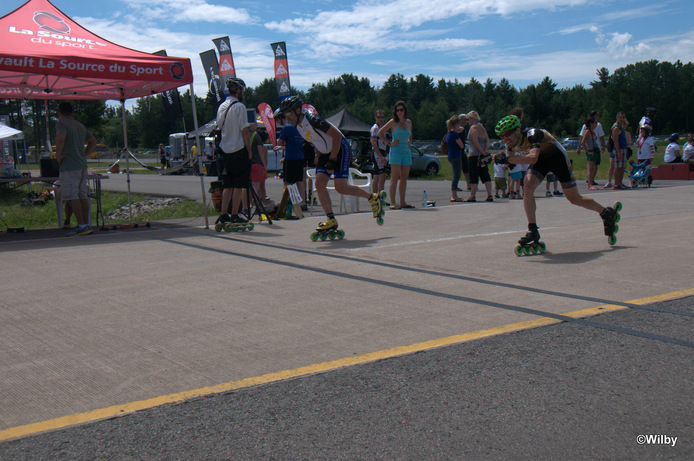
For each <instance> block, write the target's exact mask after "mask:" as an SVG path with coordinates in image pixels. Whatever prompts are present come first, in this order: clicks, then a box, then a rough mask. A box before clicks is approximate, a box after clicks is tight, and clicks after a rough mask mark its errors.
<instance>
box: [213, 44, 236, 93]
mask: <svg viewBox="0 0 694 461" xmlns="http://www.w3.org/2000/svg"><path fill="white" fill-rule="evenodd" d="M212 41H213V42H214V44H215V46H216V47H217V51H219V78H220V80H221V81H222V90H224V94H226V93H227V80H228V79H229V78H230V77H236V67H235V66H234V57H233V56H232V54H231V42H230V41H229V37H219V38H215V39H212Z"/></svg>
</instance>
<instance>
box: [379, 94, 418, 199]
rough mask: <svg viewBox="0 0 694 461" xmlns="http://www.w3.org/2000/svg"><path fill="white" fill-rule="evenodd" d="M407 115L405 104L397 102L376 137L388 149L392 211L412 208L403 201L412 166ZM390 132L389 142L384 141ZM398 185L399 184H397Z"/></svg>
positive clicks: (410, 129) (410, 128)
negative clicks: (390, 117)
mask: <svg viewBox="0 0 694 461" xmlns="http://www.w3.org/2000/svg"><path fill="white" fill-rule="evenodd" d="M407 117H408V113H407V104H405V102H404V101H398V102H396V103H395V107H393V118H392V119H390V120H389V121H388V123H386V124H385V125H383V127H382V128H381V129H380V130H378V137H379V138H380V139H381V141H383V142H384V143H386V145H387V146H389V147H390V152H389V153H388V163H389V164H390V207H391V208H392V209H394V210H398V209H400V208H414V206H412V205H410V204H409V203H407V202H406V201H405V193H406V192H407V178H408V176H409V175H410V167H411V166H412V153H411V151H410V146H411V145H412V122H411V121H410V119H409V118H407ZM388 131H390V133H391V140H390V141H388V140H387V139H386V133H387V132H388ZM398 183H399V184H398ZM396 190H397V191H398V195H399V197H400V202H399V204H398V201H397V200H395V191H396Z"/></svg>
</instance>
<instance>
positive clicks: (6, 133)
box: [0, 122, 24, 140]
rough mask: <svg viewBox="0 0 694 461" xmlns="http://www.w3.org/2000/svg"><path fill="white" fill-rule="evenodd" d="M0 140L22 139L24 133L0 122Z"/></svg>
mask: <svg viewBox="0 0 694 461" xmlns="http://www.w3.org/2000/svg"><path fill="white" fill-rule="evenodd" d="M0 139H10V140H12V139H24V133H22V132H21V131H19V130H15V129H14V128H11V127H9V126H7V125H5V124H4V123H2V122H0Z"/></svg>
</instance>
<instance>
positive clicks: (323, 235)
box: [320, 234, 328, 242]
mask: <svg viewBox="0 0 694 461" xmlns="http://www.w3.org/2000/svg"><path fill="white" fill-rule="evenodd" d="M327 238H328V236H327V234H320V239H321V241H323V242H325V239H327Z"/></svg>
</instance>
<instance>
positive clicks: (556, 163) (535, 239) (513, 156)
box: [495, 115, 621, 253]
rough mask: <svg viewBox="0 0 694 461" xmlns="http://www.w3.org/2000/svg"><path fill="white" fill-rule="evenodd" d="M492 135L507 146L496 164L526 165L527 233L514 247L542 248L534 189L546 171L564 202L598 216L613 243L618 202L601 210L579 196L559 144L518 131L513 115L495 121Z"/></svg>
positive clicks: (542, 133)
mask: <svg viewBox="0 0 694 461" xmlns="http://www.w3.org/2000/svg"><path fill="white" fill-rule="evenodd" d="M495 131H496V134H497V135H498V136H499V137H500V138H501V140H502V141H503V142H504V143H505V144H506V146H507V152H508V156H506V155H503V154H502V155H497V157H496V158H495V161H496V162H498V163H504V162H508V163H512V164H529V165H530V168H528V171H527V173H526V176H525V183H524V185H523V207H524V208H525V215H526V217H527V219H528V233H527V234H526V235H525V236H523V237H521V239H520V240H519V241H518V243H519V247H517V248H516V252H517V253H518V248H521V247H526V246H527V245H529V244H531V243H533V244H537V245H540V246H542V244H541V243H540V233H539V232H538V227H537V218H536V214H535V211H536V208H537V207H536V203H535V189H536V188H537V186H539V185H540V183H541V182H542V180H543V179H544V177H545V176H546V175H547V172H549V171H552V172H553V173H554V174H555V175H556V177H557V178H558V179H559V182H560V183H561V187H562V190H563V191H564V195H565V196H566V198H567V200H569V202H571V204H573V205H577V206H580V207H583V208H586V209H588V210H593V211H595V212H596V213H598V214H600V217H601V218H602V220H603V224H604V227H605V235H607V236H608V237H609V241H610V243H611V244H614V243H616V239H615V237H614V234H615V233H616V232H617V230H618V227H616V226H615V223H616V221H617V220H619V214H618V211H619V209H620V208H621V203H619V202H617V203H615V205H614V207H615V208H617V209H616V210H615V208H613V207H603V206H602V205H600V204H599V203H598V202H596V201H595V200H593V199H592V198H590V197H583V196H582V195H581V194H580V193H579V192H578V188H577V187H576V180H575V179H574V178H573V177H572V175H571V168H570V164H569V156H568V154H567V153H566V150H564V148H563V147H562V145H561V144H559V142H558V141H557V140H556V139H555V138H554V137H553V136H552V135H551V134H550V133H549V132H548V131H546V130H542V129H537V128H528V129H526V130H523V131H521V123H520V119H519V118H518V117H516V116H515V115H507V116H506V117H504V118H502V119H501V120H499V123H497V125H496V128H495Z"/></svg>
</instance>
